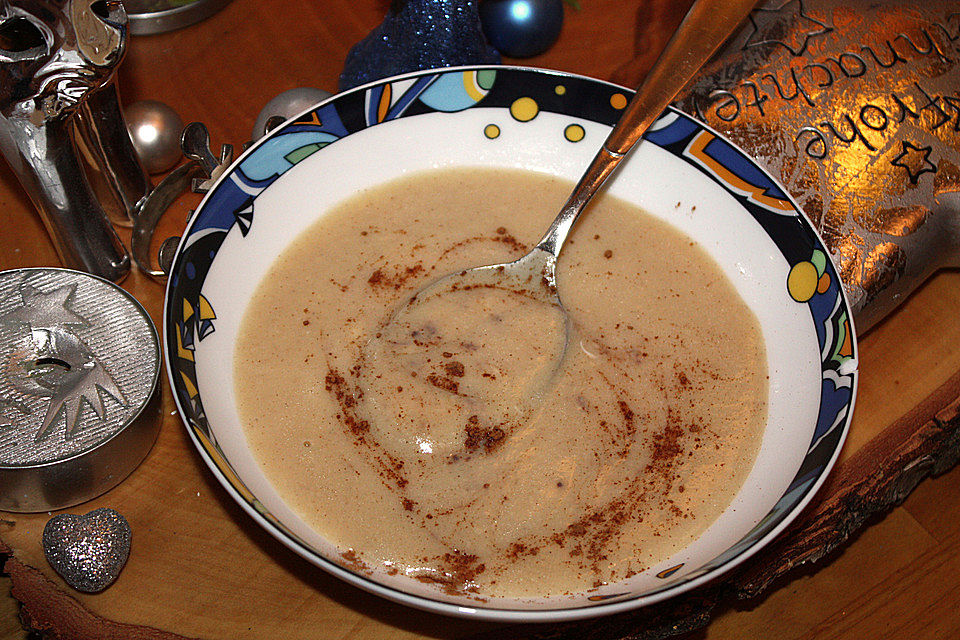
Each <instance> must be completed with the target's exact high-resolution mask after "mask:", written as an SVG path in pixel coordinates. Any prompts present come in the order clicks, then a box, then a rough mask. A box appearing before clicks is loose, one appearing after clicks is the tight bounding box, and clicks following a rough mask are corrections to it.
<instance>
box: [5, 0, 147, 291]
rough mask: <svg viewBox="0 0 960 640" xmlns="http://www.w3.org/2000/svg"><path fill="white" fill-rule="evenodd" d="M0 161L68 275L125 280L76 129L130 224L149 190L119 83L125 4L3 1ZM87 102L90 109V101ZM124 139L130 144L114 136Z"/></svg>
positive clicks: (119, 248)
mask: <svg viewBox="0 0 960 640" xmlns="http://www.w3.org/2000/svg"><path fill="white" fill-rule="evenodd" d="M0 34H2V37H0V152H2V153H3V156H4V157H5V159H6V160H7V162H8V163H9V164H10V166H11V167H12V168H13V170H14V172H15V173H16V175H17V177H18V178H19V180H20V182H21V184H22V185H23V187H24V188H25V189H26V191H27V193H28V194H29V195H30V198H31V200H32V201H33V203H34V205H35V206H36V207H37V209H38V210H39V212H40V215H41V217H42V219H43V222H44V224H45V226H46V227H47V230H48V232H49V233H50V236H51V238H52V239H53V242H54V244H55V246H56V248H57V252H58V253H59V255H60V258H61V260H62V261H63V263H64V265H65V266H68V267H72V268H76V269H83V270H85V271H88V272H91V273H93V274H95V275H99V276H102V277H104V278H107V279H110V280H113V281H119V280H121V279H123V277H124V276H125V275H126V274H127V273H128V271H129V269H130V260H129V257H128V256H127V253H126V250H125V249H124V247H123V245H122V243H121V242H120V240H119V239H118V238H117V235H116V233H115V232H114V230H113V228H112V227H111V225H110V223H109V221H108V219H107V216H106V215H105V213H104V208H103V206H102V203H101V201H100V200H99V199H98V198H97V195H96V193H95V192H94V190H93V188H92V187H91V185H90V182H89V181H88V179H87V176H86V175H85V173H84V170H83V166H82V163H81V162H80V158H79V154H78V152H77V148H76V146H75V144H74V141H73V139H72V137H71V127H72V126H73V124H74V117H75V114H76V113H77V112H78V111H83V110H84V107H85V105H86V104H90V105H95V106H93V107H91V108H89V109H87V110H86V112H85V113H84V114H83V115H82V116H81V118H80V119H79V120H78V121H77V124H78V127H79V129H80V131H81V134H82V135H81V138H82V140H83V141H84V143H85V145H86V148H87V150H88V152H89V153H90V155H91V156H92V157H94V158H96V159H97V164H99V165H100V166H99V168H100V170H101V171H102V173H103V177H104V179H105V182H106V183H107V184H109V185H110V187H111V190H112V191H113V193H114V196H116V197H117V198H118V199H120V200H121V201H123V200H126V203H125V204H124V205H123V208H124V210H125V211H127V215H129V214H130V213H131V212H132V210H133V207H134V206H135V204H136V202H137V201H139V200H140V199H142V197H143V196H145V195H146V193H147V192H148V191H149V182H148V180H147V179H146V177H145V174H144V172H143V170H142V168H140V165H139V163H138V161H137V159H136V156H135V155H134V153H133V151H132V144H131V143H130V141H129V136H127V135H126V131H125V128H124V125H123V119H122V115H120V110H119V104H118V102H117V99H116V89H115V87H114V86H113V84H112V82H111V81H112V78H113V75H114V71H115V70H116V67H117V65H118V64H119V63H120V61H121V59H122V58H123V54H124V48H125V43H126V38H127V17H126V13H125V12H124V9H123V6H122V5H121V3H120V2H119V0H49V1H43V0H0ZM88 101H89V102H88ZM118 133H122V134H123V135H122V136H120V135H117V134H118Z"/></svg>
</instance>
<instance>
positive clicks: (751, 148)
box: [676, 0, 960, 330]
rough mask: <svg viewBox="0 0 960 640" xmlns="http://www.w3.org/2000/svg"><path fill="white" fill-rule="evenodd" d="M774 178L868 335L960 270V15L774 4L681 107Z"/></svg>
mask: <svg viewBox="0 0 960 640" xmlns="http://www.w3.org/2000/svg"><path fill="white" fill-rule="evenodd" d="M676 104H677V106H679V107H680V108H681V109H683V110H684V111H686V112H688V113H690V114H692V115H694V116H696V117H698V118H699V119H701V120H703V121H705V122H706V123H708V124H709V125H710V126H712V127H713V128H715V129H716V130H717V131H719V132H720V133H721V134H723V135H725V136H726V137H728V138H729V139H730V140H732V141H733V142H734V143H736V144H737V145H739V146H740V147H742V148H743V149H745V150H746V151H747V152H748V153H750V154H751V155H753V156H754V157H755V158H757V159H758V161H759V162H760V163H761V164H763V165H764V166H766V168H767V169H768V170H769V171H770V173H771V174H772V175H773V176H774V177H775V178H777V179H778V180H779V181H780V182H781V183H782V184H783V185H784V186H785V187H786V189H787V191H788V192H789V193H790V194H791V195H792V196H793V197H794V198H795V199H796V200H797V202H798V203H799V204H800V206H801V207H802V208H803V209H804V211H805V212H806V213H807V215H808V216H809V217H810V219H811V220H812V221H813V223H814V225H815V226H816V228H817V230H818V231H819V232H820V234H821V236H822V237H823V239H824V242H825V243H826V246H827V247H828V248H829V249H830V252H831V253H832V255H833V258H834V260H835V262H836V263H837V265H838V266H839V269H840V273H841V277H842V278H843V281H844V284H845V286H846V290H847V293H848V295H849V298H850V301H851V305H852V307H853V310H854V313H855V315H856V318H857V324H858V328H859V329H860V330H865V329H868V328H869V327H871V326H872V325H874V324H875V323H876V322H877V321H879V320H880V319H881V318H882V317H884V316H885V315H886V314H887V313H889V312H890V311H891V310H893V308H894V307H896V305H897V304H899V303H900V302H901V301H902V300H903V298H904V297H906V296H907V295H908V294H909V293H910V292H911V291H913V290H914V289H915V288H916V287H917V286H919V285H920V284H921V283H922V282H923V281H924V280H925V279H926V278H927V277H928V276H930V275H931V274H932V273H933V272H934V271H936V270H938V269H940V268H943V267H956V266H960V4H958V3H957V2H956V1H955V0H931V1H929V2H903V1H901V0H893V1H891V0H887V1H881V2H867V1H865V0H853V1H848V0H844V1H843V2H841V1H840V0H773V1H768V2H763V3H761V4H760V5H758V7H757V8H756V9H754V11H753V12H752V13H751V15H750V17H749V19H748V20H747V21H746V22H745V23H744V24H743V27H742V28H741V30H740V31H739V32H738V33H737V34H736V35H734V36H733V37H732V38H731V39H730V40H729V41H728V42H727V43H726V45H725V46H724V48H723V49H722V50H721V51H720V53H719V54H718V55H717V57H716V58H715V59H714V60H713V61H712V62H711V63H710V64H708V65H707V66H706V67H705V68H704V72H703V74H702V75H701V76H700V77H699V78H698V79H697V80H696V81H694V82H693V83H691V85H689V86H688V87H687V89H686V90H685V91H684V93H683V94H682V95H681V97H680V98H679V99H678V101H677V103H676Z"/></svg>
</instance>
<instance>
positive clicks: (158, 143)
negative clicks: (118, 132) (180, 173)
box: [124, 100, 183, 173]
mask: <svg viewBox="0 0 960 640" xmlns="http://www.w3.org/2000/svg"><path fill="white" fill-rule="evenodd" d="M124 116H125V117H126V121H127V131H129V132H130V137H131V138H132V139H133V146H134V148H135V149H136V150H137V155H139V156H140V161H141V162H142V163H143V168H144V169H146V170H147V171H148V172H149V173H163V172H164V171H166V170H167V169H170V168H171V167H173V165H175V164H177V162H178V161H179V160H180V158H181V157H182V154H181V151H180V133H181V132H182V131H183V120H181V119H180V116H179V115H177V112H176V111H174V110H173V109H171V108H170V107H169V106H167V105H166V104H164V103H163V102H160V101H158V100H141V101H140V102H134V103H133V104H131V105H129V106H128V107H126V108H125V109H124Z"/></svg>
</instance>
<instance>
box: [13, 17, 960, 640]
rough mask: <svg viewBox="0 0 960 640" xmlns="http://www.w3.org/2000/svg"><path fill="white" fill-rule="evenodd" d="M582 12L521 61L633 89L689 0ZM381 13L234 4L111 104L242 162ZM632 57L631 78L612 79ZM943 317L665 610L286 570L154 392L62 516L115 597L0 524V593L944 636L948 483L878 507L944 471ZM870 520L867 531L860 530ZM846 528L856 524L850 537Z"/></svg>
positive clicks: (950, 418)
mask: <svg viewBox="0 0 960 640" xmlns="http://www.w3.org/2000/svg"><path fill="white" fill-rule="evenodd" d="M581 4H582V9H581V10H579V11H573V10H570V9H569V8H568V10H567V17H566V21H565V25H564V31H563V34H562V36H561V39H560V41H559V42H558V43H557V44H556V45H555V46H554V47H553V48H552V49H551V50H550V51H549V52H547V53H546V54H544V55H541V56H539V57H537V58H533V59H531V60H527V61H524V63H525V64H532V65H535V66H543V67H550V68H556V69H561V70H566V71H573V72H577V73H583V74H587V75H591V76H596V77H599V78H611V77H616V76H617V71H618V70H619V69H624V68H629V69H631V70H632V71H631V72H632V73H642V70H643V69H644V66H645V65H648V64H649V63H651V62H652V59H653V58H654V57H655V55H656V53H657V52H658V51H659V48H660V47H661V46H662V44H663V42H664V41H665V34H668V33H669V32H670V31H671V30H672V28H673V26H674V25H675V24H676V22H677V21H678V20H679V17H680V15H681V14H682V13H683V12H684V11H685V8H686V6H687V5H688V4H689V2H688V1H686V0H685V1H682V2H680V1H678V2H674V1H673V0H645V1H644V2H642V3H640V2H638V3H624V2H623V1H622V0H582V2H581ZM386 5H387V2H386V1H385V0H383V1H381V0H324V1H322V2H303V3H300V2H298V3H290V2H285V1H282V0H234V2H232V3H231V4H230V5H229V6H228V7H227V8H226V9H224V10H223V11H222V12H220V13H218V14H217V15H215V16H214V17H212V18H210V19H209V20H207V21H205V22H203V23H201V24H198V25H195V26H193V27H189V28H187V29H184V30H181V31H178V32H174V33H169V34H164V35H159V36H149V37H135V38H133V39H132V40H131V42H130V48H129V54H128V56H127V59H126V61H125V62H124V64H123V67H122V69H121V72H120V82H121V93H122V95H123V98H124V101H125V102H127V103H129V102H132V101H135V100H140V99H148V98H150V99H158V100H162V101H164V102H166V103H167V104H169V105H171V106H172V107H174V108H175V109H176V110H177V111H178V112H179V113H180V114H181V115H182V116H183V117H184V119H185V120H186V121H188V122H189V121H192V120H199V121H202V122H204V123H206V124H207V125H208V127H209V129H210V132H211V137H212V140H213V143H214V144H215V145H219V144H220V143H223V142H230V143H234V144H240V143H242V142H243V141H245V140H247V139H248V138H249V136H250V131H251V128H252V125H253V121H254V118H255V116H256V114H257V113H258V112H259V110H260V109H261V108H262V107H263V105H264V104H265V103H266V102H267V101H268V100H269V99H270V98H272V97H274V96H275V95H277V94H278V93H279V92H281V91H283V90H286V89H290V88H293V87H299V86H314V87H319V88H323V89H327V90H329V91H334V90H335V89H336V85H337V78H338V75H339V72H340V70H341V68H342V64H343V60H344V57H345V55H346V53H347V51H348V49H349V47H350V46H352V45H353V44H354V43H356V42H357V41H358V40H359V39H360V38H362V37H363V36H364V35H365V34H366V33H368V32H369V30H370V29H371V28H373V27H374V26H375V25H377V24H378V23H379V22H380V20H381V19H382V17H383V15H384V12H385V10H386ZM635 55H639V56H640V57H641V58H642V62H641V63H640V64H636V63H633V64H628V63H630V62H631V59H633V58H634V56H635ZM506 62H508V63H512V62H517V61H510V60H508V61H506ZM638 70H639V71H638ZM619 79H621V80H624V79H626V80H631V81H632V80H636V78H622V77H621V78H619ZM187 200H190V197H188V198H187ZM195 202H196V199H195V198H194V199H193V200H192V202H186V203H181V204H179V205H178V208H179V209H180V210H179V212H178V213H174V214H173V215H171V216H168V218H167V220H166V221H165V223H164V224H165V226H166V228H165V229H164V230H165V231H167V232H168V233H167V234H163V233H162V232H161V235H169V234H173V233H176V232H177V230H178V228H180V227H182V224H183V216H184V215H185V211H186V208H187V207H189V206H191V205H192V204H195ZM0 211H2V212H3V214H2V215H3V220H4V222H5V224H6V226H5V229H6V230H5V231H4V233H3V234H2V235H0V267H2V268H4V269H8V268H18V267H27V266H46V265H57V264H58V261H57V259H56V255H55V253H54V251H53V249H52V247H51V245H50V243H49V241H48V240H47V237H46V234H45V232H44V230H43V228H42V226H41V224H40V222H39V219H38V218H37V216H36V215H35V214H34V213H33V211H32V209H31V207H30V205H29V203H28V201H27V199H26V197H25V196H24V195H23V194H22V192H21V190H20V189H19V187H18V185H17V184H16V181H15V179H14V177H13V175H12V174H11V173H10V171H9V169H7V168H6V167H5V166H3V167H0ZM11 230H14V231H11ZM124 286H125V287H127V288H128V289H129V290H130V291H131V292H133V294H134V295H136V296H137V297H138V298H139V299H140V300H141V301H142V302H143V303H144V305H145V306H146V307H147V309H148V310H149V311H150V313H151V314H152V315H153V318H154V321H155V322H157V323H158V325H159V322H160V310H161V304H162V288H161V286H160V285H159V284H157V283H156V282H153V281H150V280H148V279H147V278H145V277H143V276H141V275H140V274H133V275H131V277H130V278H128V280H127V281H126V282H125V285H124ZM958 309H960V274H958V273H956V272H952V273H943V274H940V275H938V276H936V277H935V278H933V279H932V280H931V281H930V282H928V283H927V284H926V285H925V286H924V287H923V288H922V289H921V290H920V291H919V292H918V293H917V294H915V295H914V296H913V297H912V298H910V299H909V300H908V301H907V302H906V303H905V304H904V305H903V306H902V307H901V309H900V310H899V311H898V312H896V313H895V314H894V315H893V316H891V317H889V318H888V319H887V320H885V321H884V322H883V323H882V324H880V325H879V326H878V327H876V328H875V329H874V330H872V331H871V332H870V333H869V334H868V335H867V336H865V337H863V338H862V340H861V371H862V380H861V385H860V391H859V399H858V404H857V409H856V416H855V418H854V422H853V426H852V428H851V432H850V437H849V440H848V443H847V445H846V447H845V449H844V452H843V454H842V457H841V460H840V462H839V465H838V467H837V469H836V471H835V473H834V475H833V476H832V478H831V480H830V481H829V482H828V484H827V486H825V487H824V488H823V489H822V490H821V493H820V494H819V496H818V499H817V500H816V501H815V503H814V504H813V505H811V507H810V509H808V511H807V512H806V514H805V515H804V516H802V517H801V519H800V520H799V521H798V522H797V523H796V524H795V525H794V526H793V527H792V528H791V529H790V530H788V532H786V533H785V534H784V535H783V536H782V537H781V538H780V539H779V540H778V541H776V542H775V543H774V544H773V545H772V546H771V547H770V548H769V550H767V551H765V552H764V553H763V554H761V555H760V556H758V557H757V558H755V559H754V560H752V561H751V562H749V563H747V565H746V566H745V567H743V568H742V569H740V570H738V571H736V572H735V573H734V574H732V575H731V576H730V577H728V578H726V579H724V580H723V581H722V582H720V583H717V584H714V585H709V586H708V587H706V588H704V589H701V590H699V591H697V592H695V593H694V594H693V595H691V596H688V597H683V598H681V599H679V600H678V601H675V602H672V603H669V604H668V605H666V606H662V607H656V608H653V609H650V610H644V611H641V612H638V613H636V614H632V615H627V616H622V617H618V618H608V619H603V620H600V621H595V622H588V623H583V624H578V625H571V626H566V627H546V626H526V627H519V628H510V629H508V628H505V627H501V626H499V625H494V624H487V623H484V624H480V623H473V622H469V621H464V620H457V619H449V618H444V617H441V616H437V615H432V614H426V613H422V612H418V611H414V610H410V609H407V608H404V607H401V606H399V605H395V604H392V603H389V602H386V601H384V600H381V599H379V598H376V597H374V596H371V595H368V594H366V593H364V592H361V591H359V590H357V589H355V588H353V587H350V586H348V585H346V584H344V583H342V582H340V581H339V580H336V579H334V578H332V577H330V576H328V575H326V574H324V573H322V572H320V571H318V570H316V569H314V568H313V567H312V566H311V565H308V564H307V563H306V562H305V561H303V560H301V559H299V558H298V557H297V556H295V555H293V554H292V553H291V552H289V551H288V550H287V549H286V548H284V547H283V546H282V545H280V544H279V543H278V542H276V541H275V540H274V539H272V538H271V537H270V536H269V535H267V534H266V533H264V532H263V531H262V530H260V529H259V527H257V526H256V525H255V524H254V523H253V522H252V521H251V520H250V519H249V518H248V517H247V516H246V515H245V514H244V513H243V512H242V511H241V510H240V509H239V508H238V507H237V506H236V505H235V504H234V503H233V501H232V500H231V499H230V498H229V497H228V495H227V494H226V493H225V491H223V490H222V489H221V488H220V486H219V485H218V484H217V483H216V481H215V480H214V479H213V477H212V476H211V475H210V473H208V471H207V469H206V467H205V466H204V465H203V463H202V462H201V460H200V458H199V456H198V455H197V454H196V452H195V451H194V450H193V447H192V446H191V445H190V443H189V440H188V438H187V436H186V434H185V431H184V428H183V426H182V424H181V423H180V419H179V417H178V416H176V415H175V414H174V408H173V403H172V400H171V399H170V394H169V390H168V389H166V390H165V393H166V395H165V403H166V404H165V410H164V411H165V415H164V422H163V425H162V428H161V433H160V437H159V440H158V442H157V443H156V445H155V446H154V448H153V450H152V451H151V453H150V455H149V457H148V458H147V460H146V461H145V462H144V464H143V465H142V466H141V467H140V468H139V469H138V470H137V471H136V472H134V474H133V475H132V476H131V477H130V478H129V479H127V480H126V481H125V482H123V483H122V484H121V485H120V486H119V487H117V488H116V489H114V490H113V491H111V492H110V493H108V494H106V495H105V496H103V497H101V498H99V499H97V500H95V501H93V502H91V503H89V504H85V505H82V506H79V507H76V508H74V509H72V510H71V511H72V512H74V513H86V512H87V511H90V510H92V509H94V508H96V507H99V506H110V507H113V508H115V509H117V510H119V511H120V512H121V513H123V514H124V515H125V516H126V517H127V518H128V520H129V521H130V523H131V526H132V527H133V531H134V543H133V551H132V554H131V556H130V560H129V562H128V564H127V566H126V568H125V569H124V571H123V573H122V574H121V577H120V579H119V580H118V581H117V582H116V583H115V584H114V585H113V586H112V587H110V588H109V589H107V590H106V591H105V592H103V593H102V594H99V595H94V596H90V595H82V594H79V593H77V592H73V591H71V590H70V589H69V588H68V587H67V586H66V585H64V583H63V582H62V581H61V580H60V579H59V577H58V576H56V574H54V573H53V572H52V570H51V569H50V567H49V566H48V565H47V563H46V562H45V560H44V558H43V554H42V550H41V547H40V532H41V530H42V528H43V525H44V524H45V522H46V521H47V519H48V518H49V516H48V515H47V514H37V515H21V514H0V553H5V554H6V555H7V563H6V568H5V571H6V572H7V573H8V574H9V576H10V577H9V578H5V579H3V582H0V586H3V587H4V588H5V586H6V585H10V584H12V588H13V597H14V598H16V599H17V600H18V601H20V602H22V603H23V609H22V611H23V617H24V620H25V622H26V624H27V625H28V626H30V627H32V628H34V629H38V630H46V631H47V633H49V634H50V636H51V637H62V638H75V637H76V638H94V637H95V638H117V639H120V638H124V639H127V638H158V639H159V638H173V637H179V636H188V637H201V638H205V639H211V640H212V639H215V638H216V639H224V640H227V639H229V640H240V639H243V638H264V637H270V638H272V637H278V638H279V637H282V638H347V637H349V638H381V637H384V638H386V637H390V638H397V637H401V638H403V637H409V638H462V637H471V636H475V635H477V634H479V635H482V636H486V637H550V638H560V637H581V636H583V635H585V634H587V633H589V634H591V635H592V636H594V637H601V638H622V637H627V636H629V637H652V636H651V635H646V634H647V632H650V634H653V635H656V634H659V635H662V634H663V633H665V632H666V631H669V630H671V629H672V628H674V627H676V628H677V629H689V628H695V627H697V626H699V625H701V624H703V623H704V622H705V621H706V620H707V619H708V618H709V617H710V616H713V618H714V619H713V621H712V622H711V623H710V624H709V625H708V626H707V627H706V628H705V629H704V630H701V631H698V632H695V634H694V637H696V638H701V639H702V638H709V639H714V638H718V639H719V638H743V637H749V638H766V637H769V638H799V637H804V638H812V637H815V638H863V637H879V636H884V637H893V636H898V637H910V638H944V637H957V636H958V635H960V614H958V613H957V611H960V607H958V605H960V596H958V595H957V594H958V593H960V591H958V590H957V589H956V587H957V585H958V582H960V579H958V578H957V576H958V575H960V571H958V569H960V525H958V524H957V523H958V522H960V517H958V516H960V472H953V473H948V474H947V475H944V476H943V477H941V478H939V479H937V480H933V481H928V482H925V483H924V484H922V485H921V487H920V489H918V490H917V492H916V493H915V495H914V496H912V497H911V498H910V499H909V500H908V502H907V504H906V505H905V506H903V507H899V508H894V509H892V510H890V507H891V506H892V504H893V503H895V502H897V501H899V500H900V499H901V498H902V497H903V496H905V495H906V494H907V493H909V492H910V490H911V489H913V487H914V485H915V484H916V483H917V482H918V481H920V480H921V479H922V478H923V477H925V476H927V475H929V474H930V473H931V472H932V471H934V472H940V471H942V470H944V469H947V468H949V467H951V466H952V465H953V464H954V462H955V461H956V455H955V454H956V451H957V449H958V446H957V445H958V438H960V436H958V426H960V420H958V417H957V413H958V398H960V314H958V313H957V310H958ZM884 511H889V513H887V515H885V516H884V517H883V518H882V520H879V516H876V515H873V514H875V513H878V512H884ZM878 520H879V521H878ZM865 523H868V524H870V525H871V526H869V527H867V528H865V529H862V531H861V526H862V525H863V524H865ZM851 534H853V535H854V538H855V540H854V541H853V542H852V543H851V544H849V545H847V546H845V547H844V548H843V550H841V551H834V552H832V553H830V554H829V555H828V557H826V558H823V559H821V560H820V561H819V562H818V563H817V564H814V565H807V566H805V567H803V568H801V569H799V570H797V569H796V566H797V565H799V564H802V563H803V562H805V561H807V560H813V559H816V558H818V557H819V556H821V555H823V553H825V552H826V551H827V550H828V549H832V548H833V547H835V546H837V545H838V544H840V543H841V542H842V541H844V540H846V539H847V537H848V536H850V535H851ZM771 587H772V588H771ZM761 592H762V593H763V595H762V596H759V597H754V598H753V599H748V600H742V598H745V597H748V596H754V595H755V594H757V593H761ZM2 601H3V603H4V604H3V606H0V620H2V622H0V638H2V639H3V640H10V639H12V638H22V637H25V632H23V633H21V632H20V631H19V628H18V627H19V625H17V624H15V623H14V622H13V620H12V618H13V616H14V615H15V611H16V610H17V607H16V604H15V603H14V602H13V600H11V599H9V598H7V596H6V595H5V594H3V596H2ZM174 634H176V635H174Z"/></svg>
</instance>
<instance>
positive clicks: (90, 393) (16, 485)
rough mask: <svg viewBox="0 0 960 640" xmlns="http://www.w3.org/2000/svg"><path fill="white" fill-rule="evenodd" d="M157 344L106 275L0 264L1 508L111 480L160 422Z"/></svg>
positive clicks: (143, 318) (142, 315)
mask: <svg viewBox="0 0 960 640" xmlns="http://www.w3.org/2000/svg"><path fill="white" fill-rule="evenodd" d="M160 411H161V409H160V345H159V340H158V337H157V331H156V328H155V327H154V325H153V322H152V321H151V320H150V317H149V316H148V315H147V313H146V311H145V310H144V309H143V307H142V306H141V305H140V304H139V303H138V302H137V301H136V300H135V299H134V298H133V297H132V296H131V295H130V294H128V293H127V292H126V291H124V290H123V289H121V288H120V287H118V286H116V285H114V284H113V283H111V282H108V281H106V280H103V279H101V278H97V277H95V276H91V275H89V274H86V273H81V272H78V271H70V270H66V269H54V268H38V269H17V270H13V271H3V272H0V510H3V511H20V512H29V511H48V510H54V509H60V508H63V507H67V506H71V505H74V504H78V503H80V502H84V501H86V500H89V499H91V498H94V497H96V496H98V495H100V494H102V493H104V492H105V491H107V490H109V489H110V488H112V487H113V486H115V485H116V484H117V483H119V482H120V481H121V480H123V479H124V478H125V477H127V475H129V474H130V472H131V471H133V469H134V468H136V466H137V465H138V464H139V463H140V462H141V461H142V460H143V458H144V457H145V456H146V454H147V452H148V451H149V450H150V447H151V446H152V445H153V442H154V441H155V440H156V436H157V431H158V429H159V426H160V417H161V416H160Z"/></svg>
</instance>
